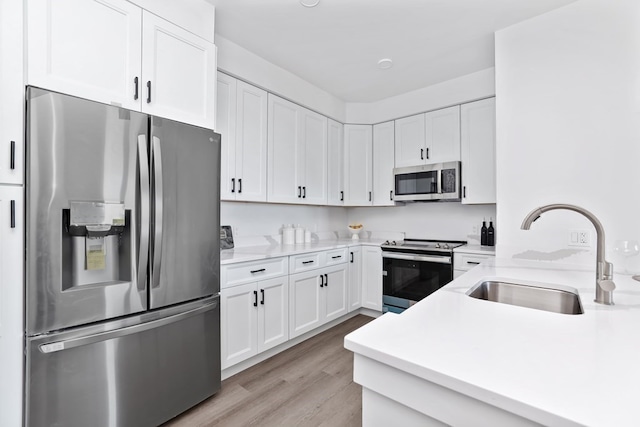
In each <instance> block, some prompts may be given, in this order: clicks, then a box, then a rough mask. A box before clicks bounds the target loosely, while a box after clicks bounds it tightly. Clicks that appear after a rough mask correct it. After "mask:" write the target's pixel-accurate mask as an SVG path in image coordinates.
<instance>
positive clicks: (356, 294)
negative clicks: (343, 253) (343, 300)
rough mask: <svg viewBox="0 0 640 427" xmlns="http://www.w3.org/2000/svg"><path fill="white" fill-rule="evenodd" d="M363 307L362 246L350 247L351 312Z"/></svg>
mask: <svg viewBox="0 0 640 427" xmlns="http://www.w3.org/2000/svg"><path fill="white" fill-rule="evenodd" d="M360 307H362V247H360V246H350V247H349V312H351V311H353V310H357V309H359V308H360Z"/></svg>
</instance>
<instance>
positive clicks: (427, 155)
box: [427, 148, 429, 160]
mask: <svg viewBox="0 0 640 427" xmlns="http://www.w3.org/2000/svg"><path fill="white" fill-rule="evenodd" d="M427 160H429V149H428V148H427Z"/></svg>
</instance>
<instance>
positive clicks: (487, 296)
mask: <svg viewBox="0 0 640 427" xmlns="http://www.w3.org/2000/svg"><path fill="white" fill-rule="evenodd" d="M467 295H469V296H470V297H472V298H477V299H482V300H486V301H493V302H499V303H502V304H510V305H518V306H520V307H527V308H535V309H537V310H545V311H551V312H554V313H561V314H583V313H584V310H583V309H582V302H581V301H580V296H579V295H578V292H577V291H576V290H574V289H573V288H569V287H565V286H559V285H547V284H544V283H533V282H532V283H527V282H521V281H510V280H505V279H490V280H486V279H483V280H482V281H480V282H478V283H477V284H476V285H475V286H473V287H472V288H471V289H469V291H468V292H467Z"/></svg>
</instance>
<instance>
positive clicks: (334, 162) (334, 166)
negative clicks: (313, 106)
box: [327, 119, 344, 206]
mask: <svg viewBox="0 0 640 427" xmlns="http://www.w3.org/2000/svg"><path fill="white" fill-rule="evenodd" d="M327 129H328V134H327V141H328V143H327V153H328V159H327V161H328V169H327V204H329V205H332V206H342V205H344V140H343V132H344V126H343V125H342V124H341V123H338V122H336V121H335V120H331V119H329V120H328V125H327Z"/></svg>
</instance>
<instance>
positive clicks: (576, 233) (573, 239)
mask: <svg viewBox="0 0 640 427" xmlns="http://www.w3.org/2000/svg"><path fill="white" fill-rule="evenodd" d="M569 246H578V247H589V246H591V233H590V232H589V230H569Z"/></svg>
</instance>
